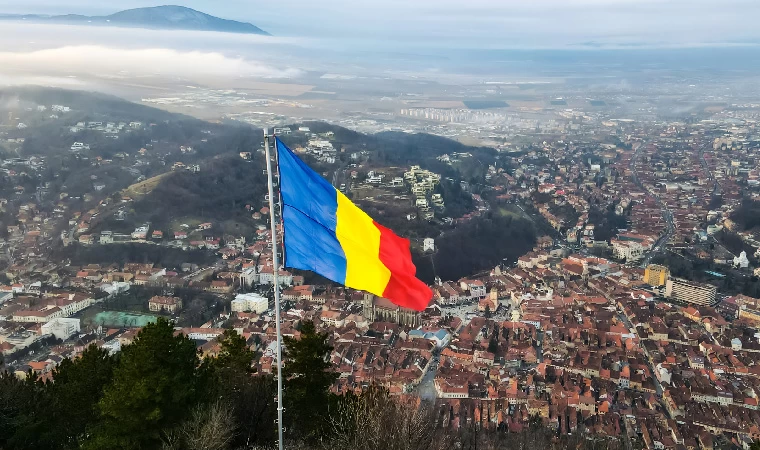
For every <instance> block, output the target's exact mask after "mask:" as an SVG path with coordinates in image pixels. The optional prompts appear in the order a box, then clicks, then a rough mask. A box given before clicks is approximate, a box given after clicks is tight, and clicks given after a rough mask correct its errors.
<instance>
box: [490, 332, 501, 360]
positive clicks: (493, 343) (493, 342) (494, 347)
mask: <svg viewBox="0 0 760 450" xmlns="http://www.w3.org/2000/svg"><path fill="white" fill-rule="evenodd" d="M498 338H499V333H494V334H492V335H491V339H489V340H488V351H489V352H490V353H493V354H494V355H495V354H496V353H497V352H498V351H499V340H498Z"/></svg>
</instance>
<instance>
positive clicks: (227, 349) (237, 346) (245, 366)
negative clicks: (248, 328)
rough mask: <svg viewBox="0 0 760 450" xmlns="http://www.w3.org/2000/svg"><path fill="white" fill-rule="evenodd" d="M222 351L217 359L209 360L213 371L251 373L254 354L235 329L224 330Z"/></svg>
mask: <svg viewBox="0 0 760 450" xmlns="http://www.w3.org/2000/svg"><path fill="white" fill-rule="evenodd" d="M219 344H220V345H221V351H220V352H219V355H217V356H216V357H215V358H211V359H209V365H210V366H211V367H212V368H213V369H221V368H227V369H238V370H242V371H244V372H250V371H251V370H252V369H251V363H252V362H253V357H254V352H253V350H251V349H250V348H249V347H248V344H247V343H246V342H245V338H244V337H243V336H241V335H239V334H238V333H237V331H235V330H233V329H227V330H224V334H222V335H221V336H220V337H219Z"/></svg>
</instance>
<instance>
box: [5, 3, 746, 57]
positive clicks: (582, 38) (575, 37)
mask: <svg viewBox="0 0 760 450" xmlns="http://www.w3.org/2000/svg"><path fill="white" fill-rule="evenodd" d="M178 3H179V4H182V5H184V6H188V7H191V8H195V9H198V10H200V11H203V12H207V13H210V14H214V15H217V16H220V17H224V18H229V19H236V20H241V21H248V22H252V23H254V24H256V25H258V26H260V27H262V28H264V29H265V30H267V31H270V32H272V33H274V34H276V35H279V36H303V37H314V38H335V37H340V38H345V37H352V38H357V39H367V40H372V39H382V40H395V41H410V42H416V41H422V40H424V41H427V42H439V43H441V44H443V45H448V44H449V43H455V44H459V45H460V46H473V47H478V48H484V47H500V48H501V47H507V48H509V47H512V48H514V47H521V48H526V47H527V48H531V47H555V48H560V47H567V46H571V47H574V46H579V45H581V46H582V45H613V46H614V45H622V46H627V45H647V46H657V47H671V46H694V45H704V44H708V45H713V44H720V45H724V44H726V43H739V44H747V43H750V44H757V43H760V27H757V26H756V22H757V19H758V18H760V1H758V0H371V1H370V0H320V1H312V0H277V1H266V2H265V1H260V0H214V1H211V0H190V1H182V2H178ZM159 4H161V3H158V2H156V1H149V0H147V1H146V0H120V1H118V2H103V1H101V0H67V1H66V2H58V1H54V0H26V1H24V2H19V1H17V0H0V12H5V13H52V14H60V13H80V14H108V13H112V12H115V11H117V10H121V9H126V8H130V7H140V6H156V5H159ZM0 33H2V30H1V29H0Z"/></svg>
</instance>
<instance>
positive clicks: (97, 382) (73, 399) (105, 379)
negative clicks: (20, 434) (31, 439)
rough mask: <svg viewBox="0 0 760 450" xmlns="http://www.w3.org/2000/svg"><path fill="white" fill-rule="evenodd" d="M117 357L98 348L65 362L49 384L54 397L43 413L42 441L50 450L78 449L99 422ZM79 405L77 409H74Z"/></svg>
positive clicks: (51, 394) (56, 370)
mask: <svg viewBox="0 0 760 450" xmlns="http://www.w3.org/2000/svg"><path fill="white" fill-rule="evenodd" d="M115 366H116V358H114V357H113V356H111V355H110V354H109V353H108V351H107V350H103V349H100V348H98V347H96V346H94V345H91V346H89V347H87V348H86V349H85V350H84V352H82V355H81V356H80V357H79V358H77V359H73V360H72V359H68V358H67V359H64V360H63V361H61V364H60V365H59V366H58V367H57V368H56V369H55V370H54V371H53V380H54V382H49V383H47V384H46V390H47V391H48V394H49V396H50V398H51V401H50V405H49V406H48V408H46V409H45V411H44V412H43V417H44V421H43V422H44V424H45V426H44V427H43V430H42V433H41V436H40V439H41V440H42V441H43V443H45V445H46V446H47V447H48V448H64V449H67V448H78V447H79V442H80V441H81V440H82V439H83V437H84V436H85V433H86V431H87V429H88V428H90V427H92V425H93V424H95V423H97V420H98V419H99V416H100V412H99V410H98V402H99V401H100V400H101V398H102V397H103V392H104V390H105V388H106V386H108V385H109V384H110V383H111V382H112V379H113V371H114V367H115ZM72 405H76V408H72Z"/></svg>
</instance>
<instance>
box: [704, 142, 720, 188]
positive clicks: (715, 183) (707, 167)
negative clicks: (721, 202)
mask: <svg viewBox="0 0 760 450" xmlns="http://www.w3.org/2000/svg"><path fill="white" fill-rule="evenodd" d="M699 162H700V164H702V168H703V169H704V170H705V172H707V176H709V177H710V181H712V183H713V191H712V195H713V197H715V196H718V195H721V193H722V188H721V186H720V183H718V180H716V179H715V177H714V176H713V173H712V170H710V166H708V165H707V160H706V159H705V147H704V145H703V146H700V147H699Z"/></svg>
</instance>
